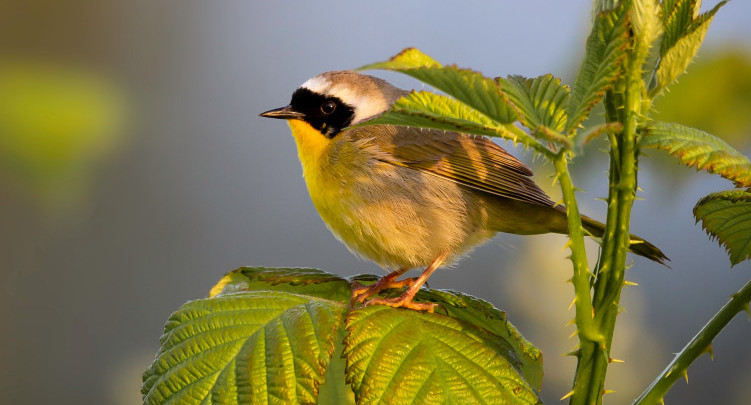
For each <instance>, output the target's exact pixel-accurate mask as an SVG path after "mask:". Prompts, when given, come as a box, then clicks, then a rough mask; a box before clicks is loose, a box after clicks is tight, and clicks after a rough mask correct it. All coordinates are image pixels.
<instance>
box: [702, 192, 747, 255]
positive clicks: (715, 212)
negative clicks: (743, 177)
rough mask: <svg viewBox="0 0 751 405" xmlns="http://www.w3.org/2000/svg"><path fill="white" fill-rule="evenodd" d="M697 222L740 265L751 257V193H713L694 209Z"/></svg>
mask: <svg viewBox="0 0 751 405" xmlns="http://www.w3.org/2000/svg"><path fill="white" fill-rule="evenodd" d="M694 217H696V221H697V222H698V221H701V225H702V228H704V230H705V231H707V233H708V234H709V235H711V236H712V237H713V238H717V241H718V242H719V243H720V245H722V246H724V247H725V250H727V252H728V254H729V255H730V263H731V265H733V266H735V265H736V264H738V263H740V262H742V261H744V260H747V259H749V258H751V193H750V192H749V191H748V190H747V189H736V190H728V191H721V192H718V193H712V194H710V195H708V196H706V197H704V198H702V199H701V200H699V202H698V203H697V204H696V206H695V207H694Z"/></svg>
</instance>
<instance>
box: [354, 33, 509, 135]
mask: <svg viewBox="0 0 751 405" xmlns="http://www.w3.org/2000/svg"><path fill="white" fill-rule="evenodd" d="M365 69H383V70H391V71H396V72H401V73H404V74H407V75H409V76H412V77H414V78H415V79H417V80H420V81H421V82H423V83H427V84H429V85H431V86H433V87H435V88H436V89H438V90H441V91H443V92H445V93H446V94H448V95H450V96H451V97H454V98H456V99H457V100H459V101H461V102H462V103H464V104H466V105H468V106H469V107H471V108H473V109H475V110H477V111H479V112H480V113H482V114H484V115H486V116H488V117H489V118H491V119H493V120H495V121H497V122H499V123H502V124H510V123H512V122H514V121H516V119H517V116H516V113H515V112H514V110H513V109H512V108H511V106H510V105H509V104H508V102H507V100H506V99H505V96H504V95H503V94H502V92H501V91H500V89H499V88H498V86H497V85H496V83H495V82H494V81H493V79H491V78H489V77H485V76H483V75H482V74H480V73H478V72H474V71H472V70H468V69H459V68H457V67H456V66H447V67H444V66H441V64H440V63H438V62H436V61H435V60H434V59H433V58H431V57H429V56H427V55H425V54H424V53H422V52H420V51H419V50H417V49H415V48H407V49H405V50H403V51H402V52H401V53H399V54H398V55H396V56H394V57H392V58H391V59H389V60H388V61H385V62H379V63H374V64H370V65H366V66H363V67H361V68H360V69H359V70H365Z"/></svg>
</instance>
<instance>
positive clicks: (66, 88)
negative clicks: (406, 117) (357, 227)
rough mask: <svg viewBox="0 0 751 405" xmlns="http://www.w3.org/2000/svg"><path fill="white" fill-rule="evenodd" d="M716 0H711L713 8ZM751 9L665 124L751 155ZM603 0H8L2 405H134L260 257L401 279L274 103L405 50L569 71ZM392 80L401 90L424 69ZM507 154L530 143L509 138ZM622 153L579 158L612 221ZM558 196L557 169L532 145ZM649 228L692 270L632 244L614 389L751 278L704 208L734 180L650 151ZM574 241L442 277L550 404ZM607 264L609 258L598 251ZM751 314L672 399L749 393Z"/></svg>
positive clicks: (672, 97)
mask: <svg viewBox="0 0 751 405" xmlns="http://www.w3.org/2000/svg"><path fill="white" fill-rule="evenodd" d="M714 3H715V2H710V3H709V4H707V5H706V6H705V7H710V6H713V5H714ZM749 15H751V3H749V2H741V1H736V2H731V3H730V4H728V5H727V6H726V7H725V8H724V9H722V10H721V11H720V12H719V13H718V15H717V17H716V18H715V20H714V23H713V25H712V27H711V28H710V30H709V34H708V35H707V40H706V43H705V46H704V47H703V48H702V50H701V51H700V57H699V58H698V60H697V61H696V63H694V64H693V65H692V66H691V67H690V69H689V70H690V72H692V73H693V74H691V75H688V76H684V77H682V78H681V79H680V84H679V85H678V86H675V87H673V88H672V89H671V92H670V93H669V94H667V95H666V96H664V97H663V98H661V99H660V100H659V101H658V103H657V109H658V110H659V116H660V118H661V119H664V120H669V121H677V122H681V123H684V124H687V125H692V126H696V127H699V128H701V129H704V130H706V131H709V132H712V133H715V134H717V135H719V136H722V137H723V138H725V139H726V140H727V141H728V142H730V143H731V144H732V145H734V146H735V147H737V148H738V149H740V150H742V151H744V152H745V153H746V154H749V153H750V152H751V136H749V135H751V25H749V24H748V16H749ZM590 21H591V15H590V5H589V2H587V1H579V2H552V1H539V0H538V1H524V2H522V1H517V2H492V4H491V3H490V2H479V1H475V2H463V3H461V5H459V3H458V2H456V3H454V4H447V3H434V2H429V1H427V0H422V1H412V2H398V1H384V2H378V3H364V2H363V3H354V2H345V1H320V2H315V3H313V2H303V1H294V2H292V1H290V2H284V3H275V4H271V3H262V2H250V1H224V2H202V3H198V2H177V1H160V2H150V1H142V0H138V1H109V2H95V1H79V0H71V1H66V2H57V1H36V2H20V1H16V2H1V3H0V325H1V326H0V403H3V404H6V403H7V404H42V403H58V404H115V405H119V404H135V403H139V402H140V393H139V390H140V383H141V373H142V371H143V370H144V369H145V368H146V366H147V365H148V364H149V363H150V362H151V360H152V359H153V357H154V354H155V353H156V351H157V349H158V347H159V336H160V335H161V331H162V327H163V325H164V323H165V321H166V320H167V318H168V316H169V314H170V313H171V312H172V311H174V310H176V309H177V308H178V307H179V306H180V305H181V304H183V303H184V302H185V301H187V300H191V299H196V298H200V297H204V296H206V294H207V293H208V291H209V289H210V287H211V286H212V285H213V284H214V283H215V282H216V281H217V280H218V279H219V278H220V277H221V276H222V275H223V274H224V273H225V272H227V271H229V270H232V269H234V268H236V267H239V266H241V265H254V266H310V267H318V268H321V269H324V270H327V271H330V272H333V273H336V274H340V275H342V276H349V275H353V274H358V273H376V274H381V270H380V269H379V268H378V267H377V266H375V265H373V264H371V263H367V262H362V261H360V260H358V259H357V258H355V257H354V256H353V255H352V254H350V253H349V252H348V251H347V249H346V248H345V247H344V246H343V245H341V244H340V243H339V242H337V241H336V240H335V239H334V238H333V237H332V236H331V235H330V234H329V232H328V231H327V230H326V228H325V226H324V225H323V223H322V221H321V220H320V219H319V217H318V215H317V213H316V212H315V209H314V208H313V206H312V204H311V202H310V199H309V197H308V194H307V190H306V188H305V185H304V183H303V179H302V178H301V169H300V166H299V163H298V161H297V157H296V150H295V146H294V143H293V141H292V138H291V136H290V134H289V129H288V128H287V126H286V125H284V124H283V123H282V122H279V121H274V120H268V119H262V118H260V117H258V116H257V115H258V113H260V112H261V111H265V110H267V109H270V108H274V107H279V106H282V105H286V104H287V102H288V101H289V96H290V95H291V93H292V91H293V90H294V89H295V88H296V87H297V86H298V85H299V84H300V83H302V82H303V81H305V80H306V79H308V78H309V77H311V76H314V75H316V74H318V73H320V72H323V71H327V70H335V69H345V68H355V67H358V66H361V65H364V64H366V63H370V62H374V61H380V60H383V59H386V58H388V57H390V56H392V55H393V54H396V53H397V52H399V51H400V50H401V49H403V48H405V47H407V46H416V47H419V48H420V49H421V50H423V51H424V52H426V53H428V54H429V55H431V56H433V57H434V58H436V59H437V60H439V61H441V62H444V63H456V64H458V65H459V66H463V67H471V68H473V69H476V70H479V71H482V72H483V73H485V74H487V75H492V76H498V75H503V76H505V75H508V74H523V75H525V76H537V75H540V74H544V73H549V72H551V73H554V74H556V75H558V76H561V77H563V79H564V81H566V82H568V83H572V82H573V79H572V78H573V76H574V74H575V72H576V69H577V68H578V64H579V62H580V61H581V58H582V54H583V46H584V41H585V38H586V35H587V33H588V32H589V25H590ZM375 74H377V75H379V76H381V77H384V78H386V79H388V80H391V81H393V82H395V83H396V84H398V85H400V86H402V87H405V88H421V87H422V85H421V84H419V83H416V82H414V81H412V80H411V79H409V78H406V77H403V76H399V75H394V74H383V73H382V72H376V73H375ZM508 146H509V147H511V145H508ZM601 149H602V148H597V147H594V148H590V149H589V151H588V155H587V156H585V157H584V158H583V159H582V160H580V161H577V163H576V164H575V169H576V173H575V174H576V177H575V181H576V182H577V185H578V186H579V187H581V188H582V189H584V190H585V191H584V192H582V193H580V194H579V197H580V204H581V205H582V209H583V211H584V212H586V213H587V214H588V215H590V216H593V217H595V218H600V219H602V218H604V212H605V206H604V204H603V203H602V202H599V201H597V200H596V198H597V197H603V196H604V195H605V194H606V177H605V170H606V161H605V159H604V158H605V154H604V153H602V152H601ZM515 153H516V154H517V156H519V157H520V158H521V159H522V160H524V161H525V162H527V163H529V164H530V165H532V166H533V167H534V168H535V170H536V173H537V176H536V179H537V180H538V181H539V182H540V183H541V185H542V186H543V187H545V188H546V190H548V191H550V192H551V194H553V195H554V196H555V195H556V194H555V189H554V188H553V187H552V186H551V179H550V178H549V174H550V172H551V168H550V167H546V166H545V165H542V164H541V162H540V161H539V160H535V159H532V156H530V155H529V154H527V153H524V152H522V151H515ZM640 169H641V170H640V179H639V180H640V186H641V188H642V189H643V190H644V191H643V192H642V193H641V197H643V198H645V200H644V201H638V202H637V203H636V205H635V206H634V212H633V224H632V230H633V232H634V233H636V234H639V235H641V236H643V237H645V238H647V239H649V240H650V241H652V242H654V243H655V244H657V245H659V246H660V247H661V248H662V250H663V251H664V252H665V253H666V254H667V255H668V256H670V257H671V259H672V262H671V266H672V269H666V268H663V267H660V266H658V265H655V264H654V263H652V262H649V261H646V260H644V259H641V258H637V257H633V256H632V257H631V258H630V259H631V260H633V261H634V266H633V267H632V268H631V269H630V270H629V271H628V274H627V278H628V279H629V280H631V281H634V282H637V283H638V284H639V286H638V287H628V288H627V289H626V290H625V291H624V296H623V299H622V305H623V307H624V308H625V312H624V313H623V314H622V315H621V317H620V319H619V323H618V330H617V331H616V342H615V347H614V351H613V355H614V356H615V357H617V358H620V359H624V360H625V363H623V364H614V365H613V366H612V367H611V368H610V373H609V379H608V383H607V386H606V388H608V389H614V390H615V391H616V393H614V394H610V395H609V396H608V397H607V398H606V402H608V403H613V404H622V403H630V401H631V400H632V399H633V398H634V397H635V396H636V395H637V394H638V393H639V392H641V390H642V389H643V388H644V387H645V386H646V385H647V384H648V383H649V382H650V381H651V380H652V378H653V377H654V376H655V375H656V374H657V373H658V372H659V371H660V370H662V369H663V368H664V366H665V365H666V364H667V363H668V362H669V361H670V360H671V358H672V356H673V353H674V352H677V351H679V350H680V349H681V347H682V346H683V345H684V343H685V342H686V341H687V340H688V339H689V338H690V337H691V336H693V334H694V333H696V332H697V331H698V330H699V328H700V327H701V326H702V325H703V324H704V323H705V322H706V321H707V320H708V319H709V318H710V317H711V316H712V315H713V314H714V312H715V311H716V310H717V309H719V307H720V306H721V305H722V304H723V303H724V302H725V301H726V299H727V297H728V296H729V295H730V294H732V293H733V292H735V291H737V290H738V289H739V288H740V287H741V286H742V285H743V284H744V283H745V281H746V280H748V279H749V278H750V277H751V264H749V262H744V263H741V264H740V265H738V266H736V267H735V268H733V269H730V266H729V260H728V259H727V257H726V254H725V253H724V251H723V249H722V248H721V247H719V246H718V245H717V243H716V242H712V241H710V240H709V239H708V238H707V236H706V235H705V234H704V233H703V231H702V230H701V228H700V226H699V225H696V224H695V223H694V219H693V217H692V214H691V209H692V207H693V205H694V204H695V202H696V201H697V200H698V199H699V198H701V197H702V196H704V195H706V194H707V193H709V192H712V191H718V190H723V189H728V188H731V187H732V185H731V184H730V183H729V182H727V181H724V180H722V179H720V178H716V177H712V176H709V175H706V174H703V173H696V172H695V171H694V170H692V169H688V168H684V167H681V166H679V165H678V164H676V163H675V162H673V161H672V160H670V159H667V158H666V157H665V156H664V155H663V154H662V153H660V152H656V151H650V152H649V154H648V156H646V157H645V158H644V159H643V161H642V164H641V166H640ZM564 242H565V238H564V237H562V236H535V237H518V236H511V235H501V236H499V237H497V238H496V239H494V240H493V241H492V242H490V243H489V244H488V245H487V246H485V247H482V248H480V249H478V250H476V251H475V253H474V254H473V255H472V256H470V257H469V258H467V259H465V260H463V261H462V263H461V264H460V265H459V266H457V267H456V268H454V269H452V270H445V271H439V272H438V273H437V274H436V275H434V276H433V277H432V278H431V281H430V285H431V287H433V288H452V289H457V290H461V291H464V292H467V293H470V294H473V295H476V296H478V297H482V298H484V299H486V300H489V301H491V302H492V303H493V304H495V305H496V306H497V307H499V308H501V309H503V310H505V311H507V312H508V317H509V319H510V320H511V321H512V322H513V323H515V324H516V325H517V326H518V327H519V328H520V330H521V331H522V333H523V334H524V335H525V336H526V337H527V338H528V339H529V340H531V341H532V342H534V343H535V344H537V345H538V346H539V347H540V348H541V349H542V351H543V353H544V356H545V373H546V382H545V385H544V387H543V390H542V395H543V398H544V399H545V400H546V402H548V403H557V402H558V399H559V398H560V397H561V396H563V395H564V394H565V393H566V392H568V390H569V389H570V388H569V386H570V381H571V377H572V374H573V371H574V368H575V359H573V358H571V357H562V356H561V354H562V353H565V352H567V351H569V350H570V349H571V348H572V347H573V346H574V345H575V343H576V342H575V339H568V336H569V334H570V333H571V332H572V331H573V329H572V327H571V326H568V327H567V326H565V324H566V323H567V321H568V320H569V319H570V318H571V317H573V312H568V311H566V308H568V305H569V303H570V301H571V299H572V297H573V291H572V288H571V286H570V284H567V283H565V280H566V279H568V278H569V277H570V264H569V263H568V262H567V261H565V260H564V256H565V253H564V252H563V251H562V248H563V244H564ZM589 247H590V249H589V254H590V255H591V257H592V259H594V258H595V257H596V248H597V246H596V245H595V244H590V245H589ZM749 338H751V325H750V324H749V322H747V320H746V319H745V317H741V316H739V317H737V319H735V320H734V321H733V322H732V323H731V324H730V326H729V327H728V328H727V329H726V330H725V331H724V332H723V333H722V334H721V335H720V336H719V338H718V339H717V341H716V342H715V344H714V361H710V359H709V357H708V356H704V357H702V358H700V359H699V360H698V361H697V362H696V363H695V364H694V365H693V366H692V367H691V369H690V370H689V384H686V382H685V381H683V380H681V381H679V382H678V383H677V384H676V386H675V387H674V388H673V390H672V391H671V392H670V394H669V396H668V397H667V398H666V402H667V403H672V404H700V403H718V404H720V403H721V404H747V403H748V402H749V399H748V398H750V397H751V347H750V346H749V345H748V342H749Z"/></svg>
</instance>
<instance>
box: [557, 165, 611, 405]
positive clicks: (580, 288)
mask: <svg viewBox="0 0 751 405" xmlns="http://www.w3.org/2000/svg"><path fill="white" fill-rule="evenodd" d="M567 153H568V152H567V151H566V150H562V151H560V152H559V153H558V154H557V155H556V156H555V158H554V159H553V165H554V166H555V170H556V174H557V176H558V180H559V183H560V185H561V193H562V194H563V202H564V204H565V205H566V216H567V220H568V230H569V242H568V244H569V247H570V248H571V263H572V264H573V267H574V275H573V277H572V278H571V283H572V284H573V285H574V308H575V311H576V315H575V317H576V318H575V320H576V327H577V331H578V335H579V346H580V348H584V347H591V346H592V345H594V346H599V345H600V344H601V342H602V341H603V335H602V334H601V333H600V332H599V330H597V328H596V327H595V324H594V322H593V321H594V319H593V315H594V311H593V308H592V295H591V294H592V291H591V290H592V289H591V286H590V283H589V280H590V272H589V266H588V264H587V254H586V250H585V247H584V229H583V228H582V224H581V216H580V215H579V208H578V205H577V202H576V190H575V188H574V185H573V182H572V181H571V176H570V174H569V171H568V161H567ZM590 354H591V353H590ZM577 356H578V363H577V375H589V374H590V373H591V367H592V366H593V364H595V363H594V362H593V361H592V359H591V358H589V357H587V356H588V355H584V354H583V353H582V350H579V351H578V353H577ZM587 384H588V380H587V379H577V380H575V381H574V387H573V393H578V392H586V390H587ZM572 398H573V397H572Z"/></svg>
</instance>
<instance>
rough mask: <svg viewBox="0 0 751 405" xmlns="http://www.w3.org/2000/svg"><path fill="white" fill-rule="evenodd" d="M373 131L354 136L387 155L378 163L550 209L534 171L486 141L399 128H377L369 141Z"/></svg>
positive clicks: (360, 131) (477, 138)
mask: <svg viewBox="0 0 751 405" xmlns="http://www.w3.org/2000/svg"><path fill="white" fill-rule="evenodd" d="M368 128H370V129H371V130H370V131H367V129H368ZM373 128H374V127H362V128H357V129H356V130H357V132H358V134H353V135H355V136H356V137H359V138H361V139H364V138H371V141H372V142H375V143H376V144H377V145H378V147H379V149H381V150H383V151H384V152H385V153H384V156H385V157H384V158H382V159H381V160H384V161H388V162H389V163H392V164H397V165H400V166H406V167H410V168H413V169H416V170H421V171H424V172H427V173H431V174H434V175H438V176H441V177H443V178H446V179H448V180H451V181H454V182H457V183H459V184H462V185H465V186H467V187H471V188H474V189H476V190H480V191H483V192H487V193H490V194H495V195H498V196H501V197H506V198H512V199H515V200H519V201H525V202H529V203H533V204H540V205H545V206H552V205H554V203H553V201H551V200H550V198H549V197H548V196H547V195H546V194H545V192H543V191H542V190H541V189H540V187H538V186H537V184H535V183H534V181H532V179H531V178H530V176H532V171H531V170H529V168H528V167H527V166H525V165H524V164H523V163H522V162H520V161H519V160H518V159H516V158H515V157H514V156H512V155H511V154H509V153H508V152H506V150H504V149H503V148H501V147H500V146H498V145H496V144H495V143H493V142H492V141H491V140H490V139H488V138H485V137H480V136H473V135H465V134H460V133H456V132H444V131H438V130H428V129H422V130H421V129H419V128H410V127H398V126H378V129H379V131H377V133H378V135H377V136H375V137H373V133H374V132H373V131H372V129H373ZM363 130H365V131H367V132H365V131H363Z"/></svg>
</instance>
